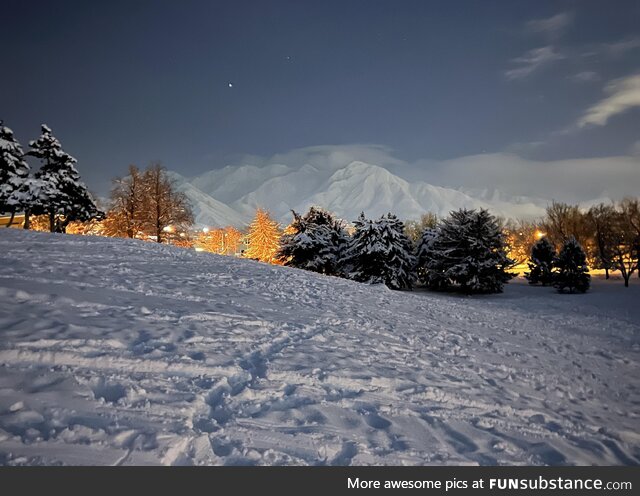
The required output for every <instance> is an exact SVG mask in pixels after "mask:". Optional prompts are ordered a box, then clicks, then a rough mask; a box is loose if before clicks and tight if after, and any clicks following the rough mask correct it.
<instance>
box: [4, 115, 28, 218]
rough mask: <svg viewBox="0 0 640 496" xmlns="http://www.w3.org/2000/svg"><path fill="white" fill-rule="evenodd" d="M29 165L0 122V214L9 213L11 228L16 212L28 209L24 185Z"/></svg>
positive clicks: (13, 138) (20, 148) (12, 137)
mask: <svg viewBox="0 0 640 496" xmlns="http://www.w3.org/2000/svg"><path fill="white" fill-rule="evenodd" d="M29 170H30V168H29V164H27V162H26V160H25V159H24V152H23V151H22V147H21V146H20V143H18V140H16V138H15V137H14V135H13V131H12V130H11V129H9V128H8V127H6V126H4V125H3V122H2V121H0V213H9V214H11V218H10V220H9V223H8V224H7V227H9V226H11V224H12V222H13V219H14V216H15V214H16V213H17V212H22V211H24V210H25V209H26V208H28V203H27V201H28V199H29V198H28V195H26V194H25V192H26V191H27V189H26V183H27V181H28V180H29Z"/></svg>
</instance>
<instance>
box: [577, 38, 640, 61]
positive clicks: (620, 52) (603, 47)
mask: <svg viewBox="0 0 640 496" xmlns="http://www.w3.org/2000/svg"><path fill="white" fill-rule="evenodd" d="M638 49H640V38H625V39H623V40H619V41H615V42H612V43H599V44H597V45H593V46H591V47H590V48H589V49H588V50H587V51H586V52H584V53H583V54H582V56H583V57H596V56H600V55H604V56H606V57H622V56H624V55H625V54H626V53H627V52H630V51H633V50H638Z"/></svg>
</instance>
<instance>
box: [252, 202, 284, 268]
mask: <svg viewBox="0 0 640 496" xmlns="http://www.w3.org/2000/svg"><path fill="white" fill-rule="evenodd" d="M280 236H281V233H280V226H279V225H278V223H277V222H276V221H275V220H273V219H272V218H271V216H270V215H269V213H268V212H267V211H265V210H262V209H260V208H259V209H257V210H256V216H255V218H254V219H253V222H252V223H251V225H250V226H249V232H248V234H247V237H246V243H247V249H246V250H245V251H244V256H245V258H251V259H254V260H260V261H261V262H267V263H272V264H279V263H280V261H279V259H278V256H277V253H278V248H279V241H280Z"/></svg>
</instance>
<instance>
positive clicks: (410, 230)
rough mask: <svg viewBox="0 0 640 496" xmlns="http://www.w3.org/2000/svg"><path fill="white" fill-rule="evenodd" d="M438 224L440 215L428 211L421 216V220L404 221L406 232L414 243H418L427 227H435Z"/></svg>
mask: <svg viewBox="0 0 640 496" xmlns="http://www.w3.org/2000/svg"><path fill="white" fill-rule="evenodd" d="M437 224H438V216H437V215H436V214H434V213H432V212H427V213H426V214H422V215H421V216H420V220H408V221H406V222H405V223H404V231H405V234H406V235H407V236H408V237H409V239H410V240H411V242H412V243H413V244H418V243H419V242H420V239H421V237H422V234H423V233H424V232H425V230H426V229H433V228H435V227H436V225H437Z"/></svg>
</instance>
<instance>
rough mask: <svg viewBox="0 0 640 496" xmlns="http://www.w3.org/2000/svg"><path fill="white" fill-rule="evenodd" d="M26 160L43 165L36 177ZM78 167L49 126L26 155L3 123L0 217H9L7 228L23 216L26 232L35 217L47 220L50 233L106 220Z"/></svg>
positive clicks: (42, 131) (0, 139)
mask: <svg viewBox="0 0 640 496" xmlns="http://www.w3.org/2000/svg"><path fill="white" fill-rule="evenodd" d="M27 157H34V158H36V159H38V160H39V161H40V164H41V166H40V168H39V169H38V170H37V171H36V172H35V173H34V172H33V171H31V167H30V166H29V164H28V163H27V161H26V158H27ZM76 163H77V160H76V159H75V158H74V157H72V156H71V155H69V154H68V153H67V152H66V151H64V149H63V148H62V145H61V144H60V141H59V140H58V139H57V138H56V137H55V136H54V135H53V133H52V131H51V129H50V128H49V127H48V126H47V125H46V124H43V125H42V127H41V134H40V136H39V137H38V138H37V139H36V140H33V141H30V142H29V149H28V151H27V152H26V153H25V152H24V151H23V148H22V146H21V145H20V143H19V142H18V140H17V139H16V138H15V136H14V134H13V131H12V130H11V129H10V128H8V127H6V126H4V125H3V123H2V122H0V213H5V214H6V213H8V214H9V215H10V219H9V223H8V225H9V226H10V225H11V224H12V222H13V220H14V218H15V215H16V214H17V213H21V212H24V216H25V218H24V228H25V229H29V228H30V223H31V217H32V216H46V218H47V222H48V228H49V230H50V231H51V232H66V229H67V226H68V225H69V224H70V223H71V222H87V221H90V220H93V219H98V220H99V219H102V218H104V213H103V212H102V211H101V210H99V209H98V207H97V206H96V203H95V201H94V199H93V197H92V195H91V194H90V193H89V190H88V189H87V187H86V186H85V185H84V183H83V182H82V181H81V180H80V174H78V171H77V169H76V166H75V165H76Z"/></svg>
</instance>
